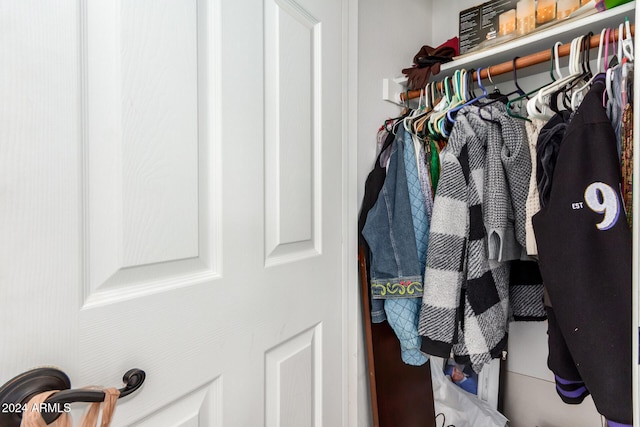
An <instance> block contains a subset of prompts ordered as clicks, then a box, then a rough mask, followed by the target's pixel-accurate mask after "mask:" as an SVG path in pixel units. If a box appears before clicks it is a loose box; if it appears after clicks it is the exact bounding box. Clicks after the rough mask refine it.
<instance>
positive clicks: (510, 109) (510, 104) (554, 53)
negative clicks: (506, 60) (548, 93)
mask: <svg viewBox="0 0 640 427" xmlns="http://www.w3.org/2000/svg"><path fill="white" fill-rule="evenodd" d="M560 45H562V43H560V42H557V43H555V44H554V45H553V47H552V48H551V61H550V67H549V75H550V76H551V83H553V82H555V81H556V78H555V76H554V74H553V66H554V63H555V66H556V71H559V70H560V61H559V60H558V47H559V46H560ZM514 65H515V64H514ZM514 73H515V67H514ZM549 84H550V83H547V84H545V85H543V86H541V87H539V88H537V89H534V90H532V91H531V92H528V93H526V94H523V95H520V96H519V97H517V98H514V99H510V100H509V101H507V114H508V115H509V116H510V117H514V118H517V119H522V120H526V121H529V122H530V121H531V120H530V119H529V118H527V117H524V116H521V115H518V114H516V113H515V108H514V104H515V103H517V102H522V100H523V99H525V98H527V99H529V97H530V96H532V95H533V94H535V93H536V92H538V91H539V90H541V89H542V88H544V87H546V86H548V85H549ZM529 102H532V101H529Z"/></svg>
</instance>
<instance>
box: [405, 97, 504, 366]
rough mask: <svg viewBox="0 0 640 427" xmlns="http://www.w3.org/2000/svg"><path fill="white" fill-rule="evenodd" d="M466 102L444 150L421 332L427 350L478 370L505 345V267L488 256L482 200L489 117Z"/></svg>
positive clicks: (426, 277)
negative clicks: (468, 106)
mask: <svg viewBox="0 0 640 427" xmlns="http://www.w3.org/2000/svg"><path fill="white" fill-rule="evenodd" d="M475 111H476V109H475V108H473V109H471V108H464V109H462V110H460V112H459V113H458V116H457V120H456V125H455V126H454V128H453V131H452V134H451V137H450V139H449V144H448V145H447V147H446V148H445V150H443V152H442V172H441V176H440V181H439V184H438V191H437V192H436V197H435V201H434V207H433V217H432V220H431V230H430V235H429V248H428V251H427V267H426V270H425V289H424V294H423V298H422V307H421V312H420V320H419V325H418V332H419V333H420V334H421V335H422V336H423V340H422V350H423V351H424V352H426V353H428V354H433V355H436V356H440V357H449V355H450V353H451V351H452V350H453V353H454V355H455V356H456V360H457V361H459V362H461V363H470V364H471V365H472V367H473V369H474V370H475V371H476V372H480V370H481V369H482V367H483V366H484V364H486V363H488V362H489V361H490V360H491V359H492V358H495V357H498V356H499V355H500V354H501V352H502V350H503V349H504V347H505V344H506V339H507V324H508V312H509V307H508V305H509V289H508V285H509V268H508V264H507V263H500V262H497V261H491V260H489V259H488V253H487V241H486V240H487V238H486V232H485V228H484V223H483V215H482V201H483V186H484V182H483V181H484V168H485V164H486V151H487V150H486V141H487V130H488V123H487V122H485V121H483V120H482V119H481V118H480V117H479V116H478V115H477V113H476V112H475Z"/></svg>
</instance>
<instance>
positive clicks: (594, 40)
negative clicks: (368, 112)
mask: <svg viewBox="0 0 640 427" xmlns="http://www.w3.org/2000/svg"><path fill="white" fill-rule="evenodd" d="M623 31H624V30H623ZM634 34H635V25H631V35H634ZM617 40H618V30H617V29H616V30H614V31H612V32H611V34H610V35H609V41H610V42H615V41H617ZM599 45H600V34H596V35H594V36H591V39H590V40H589V46H590V48H591V49H593V48H596V47H598V46H599ZM552 49H553V48H551V49H548V50H543V51H540V52H536V53H532V54H531V55H527V56H523V57H521V58H518V59H516V61H515V66H516V69H517V70H519V69H521V68H526V67H530V66H532V65H537V64H542V63H544V62H547V61H549V60H550V59H551V55H552V54H553V52H552ZM570 52H571V43H565V44H563V45H561V46H560V47H559V48H558V56H567V55H569V53H570ZM513 65H514V61H506V62H503V63H502V64H497V65H491V66H489V67H488V68H482V70H481V71H480V78H481V79H486V78H487V77H488V76H489V72H490V73H491V77H495V76H499V75H500V74H505V73H508V72H510V71H513ZM476 79H477V72H475V71H474V72H473V80H474V81H475V80H476ZM407 93H408V95H409V99H414V98H419V97H420V91H419V90H410V91H408V92H404V93H401V94H400V99H401V100H402V101H404V100H405V96H406V95H407Z"/></svg>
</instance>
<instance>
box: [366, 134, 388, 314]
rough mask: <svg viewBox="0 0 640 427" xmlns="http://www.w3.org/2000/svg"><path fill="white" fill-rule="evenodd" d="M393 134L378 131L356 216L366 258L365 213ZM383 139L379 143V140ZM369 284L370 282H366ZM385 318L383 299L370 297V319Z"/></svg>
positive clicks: (372, 201)
mask: <svg viewBox="0 0 640 427" xmlns="http://www.w3.org/2000/svg"><path fill="white" fill-rule="evenodd" d="M394 139H395V135H394V134H392V133H391V132H387V131H386V130H385V129H384V128H382V129H380V130H379V131H378V141H379V149H378V152H379V154H378V158H377V159H376V162H375V163H374V165H373V170H372V171H371V172H370V173H369V175H368V176H367V179H366V181H365V185H364V198H363V199H362V207H361V208H360V215H359V216H358V241H359V244H360V245H361V246H362V248H363V250H364V256H365V258H366V259H367V260H369V259H370V257H371V250H370V248H369V245H368V244H367V240H366V239H365V238H364V236H363V235H362V230H363V229H364V226H365V223H366V221H367V215H368V214H369V211H370V210H371V208H373V206H374V205H375V203H376V201H377V200H378V196H379V194H380V191H381V190H382V187H383V185H384V181H385V178H386V175H387V165H388V161H389V156H390V155H391V147H392V144H393V140H394ZM382 140H384V141H383V142H382V143H381V144H380V141H382ZM367 277H371V263H370V262H368V263H367ZM368 285H369V286H370V284H368ZM385 320H386V315H385V313H384V300H381V299H373V298H372V299H371V321H372V322H373V323H382V322H384V321H385Z"/></svg>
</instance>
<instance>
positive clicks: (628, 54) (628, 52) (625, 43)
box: [622, 17, 633, 61]
mask: <svg viewBox="0 0 640 427" xmlns="http://www.w3.org/2000/svg"><path fill="white" fill-rule="evenodd" d="M624 24H625V30H626V32H625V37H624V40H622V52H623V53H624V56H625V58H627V59H628V60H629V61H633V36H632V35H631V27H630V24H629V18H626V17H625V18H624Z"/></svg>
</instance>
